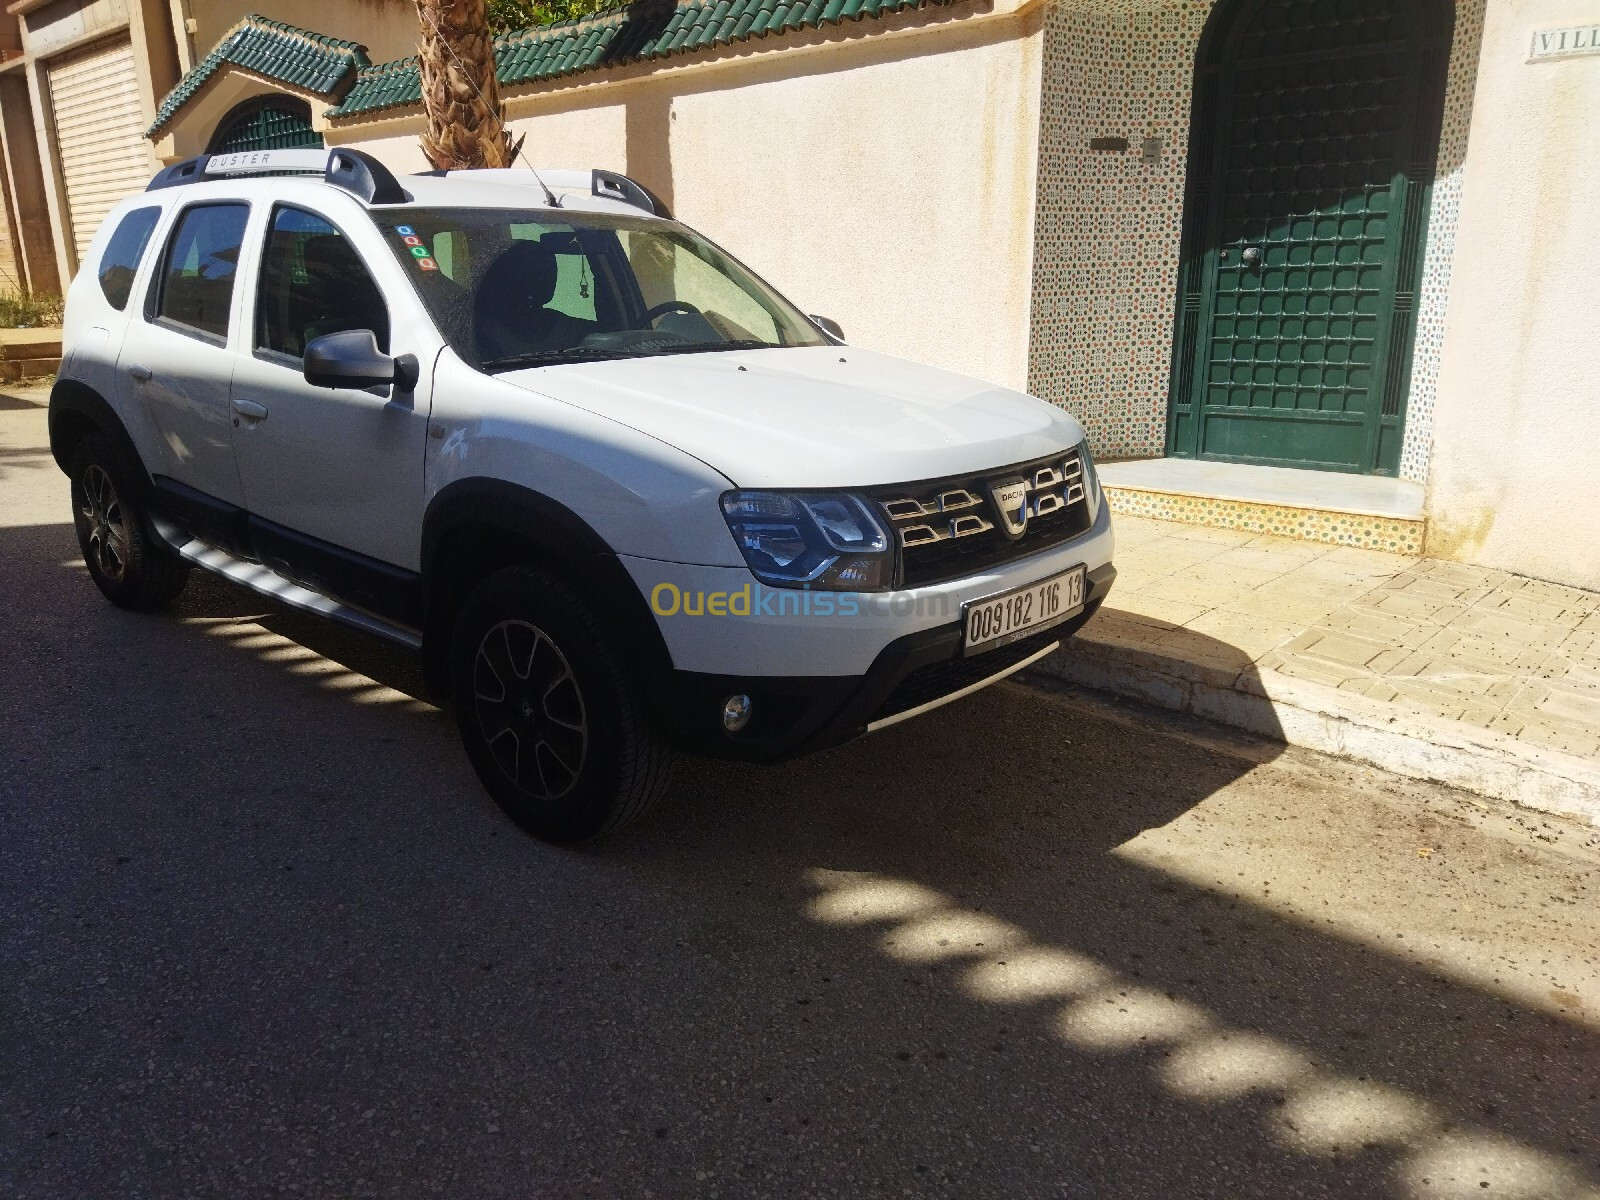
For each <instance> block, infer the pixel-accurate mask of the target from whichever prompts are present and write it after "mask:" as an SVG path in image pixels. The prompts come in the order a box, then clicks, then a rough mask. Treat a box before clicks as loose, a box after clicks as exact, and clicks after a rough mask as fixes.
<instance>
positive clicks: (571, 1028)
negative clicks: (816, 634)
mask: <svg viewBox="0 0 1600 1200" xmlns="http://www.w3.org/2000/svg"><path fill="white" fill-rule="evenodd" d="M73 550H74V547H73V545H72V540H71V531H70V528H69V527H66V526H61V527H45V528H37V527H35V528H29V529H22V530H0V573H3V575H4V582H5V589H4V590H5V594H7V595H8V596H11V597H21V598H25V600H24V603H26V604H27V605H28V608H27V610H26V611H19V610H17V609H12V610H10V611H7V612H5V613H4V614H3V615H0V622H3V623H4V625H5V627H6V628H5V630H4V632H5V636H4V638H3V639H0V670H3V673H4V674H3V677H5V678H8V679H11V680H13V681H22V682H17V683H13V684H12V685H11V686H10V687H9V688H8V689H7V691H6V692H5V693H0V716H3V718H4V722H5V725H4V727H5V729H6V731H7V751H6V753H7V756H8V759H9V761H8V764H7V765H8V769H7V771H6V772H5V774H4V776H3V778H0V800H3V805H0V813H3V819H4V822H5V829H4V832H5V836H4V837H3V838H0V872H3V877H4V878H6V879H7V880H8V881H9V882H10V884H11V887H10V888H9V889H8V892H9V894H10V896H11V900H10V901H8V902H7V905H8V908H7V919H6V921H5V922H4V924H5V925H6V926H8V927H9V928H10V930H11V932H10V934H9V935H7V937H6V942H5V950H6V953H5V955H4V960H5V961H6V962H8V963H9V964H10V966H8V967H7V968H5V970H6V972H7V974H8V976H9V979H10V982H9V983H8V985H7V986H8V989H14V994H15V995H17V996H19V997H20V1003H19V1004H18V1006H17V1007H16V1008H15V1010H14V1012H15V1014H16V1016H15V1017H14V1018H13V1020H18V1026H17V1027H16V1028H14V1029H13V1030H12V1034H14V1035H15V1036H14V1037H13V1038H12V1040H11V1049H10V1051H9V1052H8V1057H9V1059H10V1061H9V1063H8V1064H7V1066H6V1069H5V1071H4V1072H3V1073H0V1076H3V1078H4V1079H6V1080H9V1082H7V1083H0V1090H3V1089H9V1090H10V1091H11V1093H12V1095H11V1096H10V1097H9V1099H10V1101H11V1103H10V1109H11V1111H12V1112H14V1113H17V1114H19V1115H20V1116H19V1119H18V1120H17V1121H15V1122H14V1123H13V1128H14V1131H15V1133H14V1136H13V1137H12V1138H11V1139H10V1141H11V1147H12V1148H11V1149H10V1150H9V1151H0V1180H5V1179H10V1180H11V1182H12V1188H11V1190H12V1191H13V1192H14V1194H18V1195H32V1194H41V1195H42V1194H94V1193H95V1192H96V1191H97V1190H99V1191H102V1192H103V1191H104V1190H105V1188H106V1186H107V1184H106V1181H107V1180H111V1179H118V1180H120V1181H121V1184H120V1186H121V1187H122V1188H123V1189H124V1190H128V1189H131V1190H132V1191H135V1192H139V1191H146V1192H153V1193H157V1194H176V1193H177V1192H180V1191H193V1190H195V1189H196V1188H198V1189H199V1190H207V1187H208V1186H209V1187H211V1188H212V1190H219V1191H223V1192H225V1191H228V1190H229V1187H228V1186H227V1185H228V1184H229V1183H236V1182H237V1181H239V1180H241V1179H245V1178H248V1179H249V1180H250V1181H251V1182H252V1184H259V1185H261V1187H262V1188H267V1187H268V1186H269V1185H270V1186H271V1187H286V1186H288V1185H290V1184H294V1185H295V1186H296V1187H298V1188H301V1189H302V1190H304V1191H306V1192H309V1193H313V1194H346V1195H353V1194H365V1192H366V1191H370V1193H371V1194H378V1195H387V1194H398V1193H400V1192H404V1193H406V1194H457V1195H469V1194H470V1195H506V1196H525V1195H533V1194H543V1195H561V1196H587V1195H594V1196H617V1195H642V1194H643V1193H644V1191H645V1189H649V1190H650V1191H651V1192H653V1193H654V1194H655V1195H657V1196H703V1195H711V1194H713V1192H716V1193H717V1194H720V1195H724V1196H757V1195H772V1196H793V1195H812V1194H817V1195H843V1196H852V1197H855V1196H876V1195H889V1194H893V1195H903V1194H909V1195H914V1196H995V1197H1007V1198H1010V1197H1031V1196H1117V1197H1161V1198H1169V1197H1173V1198H1175V1197H1191V1196H1192V1197H1214V1196H1223V1195H1227V1196H1262V1197H1290V1196H1293V1197H1302V1196H1338V1197H1351V1196H1361V1197H1365V1196H1394V1197H1412V1196H1418V1197H1420V1196H1445V1197H1451V1196H1465V1195H1469V1194H1470V1195H1482V1194H1484V1192H1485V1190H1488V1194H1490V1195H1506V1194H1511V1195H1520V1196H1528V1197H1533V1196H1539V1197H1545V1196H1548V1197H1566V1196H1577V1195H1580V1194H1582V1193H1581V1191H1580V1187H1581V1186H1583V1185H1592V1183H1593V1180H1594V1178H1595V1177H1596V1175H1597V1174H1600V1163H1597V1161H1596V1135H1597V1117H1596V1114H1597V1112H1600V1107H1597V1104H1596V1099H1595V1086H1596V1083H1595V1081H1596V1079H1600V1039H1597V1037H1596V1035H1595V1033H1594V1031H1593V1029H1592V1028H1589V1027H1586V1026H1585V1025H1584V1024H1582V1023H1581V1022H1580V1021H1578V1020H1577V1019H1563V1018H1562V1017H1560V1016H1557V1015H1553V1014H1551V1013H1550V1012H1548V1011H1546V1010H1544V1009H1541V1008H1537V1007H1534V1006H1530V1005H1526V1004H1522V1003H1519V1002H1517V1001H1514V1000H1512V999H1508V998H1507V995H1506V994H1504V993H1503V992H1496V991H1494V990H1492V989H1488V988H1484V987H1479V986H1473V985H1470V984H1468V983H1464V982H1461V981H1460V980H1459V979H1458V978H1456V977H1454V976H1452V975H1451V974H1450V973H1448V972H1447V971H1444V970H1441V969H1433V968H1430V967H1428V966H1426V965H1424V964H1423V963H1421V962H1419V961H1417V960H1416V959H1415V958H1412V957H1409V956H1408V954H1407V952H1406V951H1403V950H1402V949H1401V948H1400V947H1399V945H1398V944H1396V946H1395V947H1394V948H1392V949H1391V948H1388V947H1386V946H1384V945H1382V944H1380V943H1379V941H1378V939H1377V937H1376V936H1375V937H1372V938H1366V939H1363V938H1358V937H1355V936H1353V935H1352V934H1350V933H1349V932H1348V930H1349V928H1350V924H1351V919H1352V917H1353V914H1354V913H1355V912H1356V910H1358V909H1360V908H1361V907H1362V906H1363V905H1365V904H1368V903H1370V902H1371V900H1372V893H1373V892H1374V890H1375V889H1379V888H1381V887H1391V886H1392V887H1394V888H1398V887H1401V886H1403V885H1402V884H1393V885H1390V884H1389V883H1388V881H1387V878H1386V877H1385V876H1384V875H1383V872H1384V871H1385V870H1386V869H1387V868H1384V867H1383V866H1382V863H1381V861H1380V859H1379V857H1378V856H1376V855H1374V856H1373V857H1372V858H1370V859H1369V858H1365V857H1360V858H1352V860H1351V861H1350V862H1348V863H1347V864H1344V865H1342V866H1340V865H1338V864H1337V863H1336V865H1335V866H1334V867H1333V868H1332V873H1331V874H1324V875H1323V876H1322V877H1320V878H1312V879H1308V878H1305V877H1303V876H1301V875H1298V874H1297V868H1298V864H1299V863H1300V861H1301V860H1300V859H1298V858H1297V857H1296V856H1294V855H1293V854H1291V853H1289V852H1288V849H1287V848H1288V847H1292V846H1293V845H1294V844H1295V843H1296V842H1297V841H1299V842H1312V841H1317V840H1322V841H1327V840H1329V839H1335V840H1336V839H1338V838H1341V837H1348V836H1349V835H1350V830H1349V824H1350V821H1351V819H1352V813H1358V812H1359V810H1358V809H1355V808H1352V807H1349V806H1348V805H1347V804H1346V795H1347V793H1348V791H1349V790H1350V788H1351V786H1352V785H1351V784H1350V783H1349V781H1348V780H1342V779H1332V780H1330V781H1324V782H1322V783H1319V782H1318V780H1317V779H1316V778H1315V771H1314V770H1313V769H1311V768H1302V769H1301V771H1300V775H1299V776H1297V778H1298V779H1299V781H1300V783H1301V784H1303V785H1304V786H1303V787H1297V788H1291V787H1290V786H1289V784H1288V783H1286V782H1285V781H1284V779H1282V778H1279V777H1278V776H1277V775H1276V774H1274V773H1275V772H1280V771H1287V770H1289V767H1288V766H1287V765H1286V764H1278V765H1277V766H1274V767H1268V768H1265V769H1262V768H1260V767H1259V766H1258V764H1257V763H1254V762H1251V761H1249V760H1247V759H1244V758H1239V757H1235V756H1231V755H1227V754H1222V753H1218V752H1215V751H1213V750H1210V749H1206V748H1203V747H1200V746H1197V745H1195V744H1194V743H1192V742H1189V741H1184V740H1180V739H1177V738H1172V737H1167V736H1164V735H1162V734H1159V733H1154V732H1151V731H1150V730H1148V729H1141V728H1138V727H1135V726H1133V725H1129V724H1124V723H1119V722H1115V721H1109V720H1106V719H1105V718H1103V717H1100V716H1096V715H1093V714H1091V713H1088V712H1085V711H1082V710H1076V709H1070V708H1066V707H1062V706H1061V705H1060V704H1058V703H1057V702H1056V701H1054V700H1051V699H1049V698H1047V697H1043V696H1041V695H1039V694H1037V693H1032V692H1028V691H1025V690H1023V689H1021V688H1015V687H1010V686H1007V687H1002V688H999V689H991V690H990V691H988V692H985V693H983V694H981V695H979V696H976V697H973V698H971V699H969V700H966V701H963V702H960V703H959V704H956V705H953V706H950V707H948V708H945V709H942V710H940V711H938V712H935V713H932V714H929V715H927V716H925V717H923V718H920V719H918V720H916V721H913V722H908V723H906V724H904V725H902V726H899V727H896V728H894V729H891V730H887V731H885V732H883V733H881V734H879V735H875V736H874V737H871V738H867V739H864V740H862V741H859V742H857V743H854V744H852V745H850V746H847V747H844V748H841V749H839V750H837V751H833V752H830V753H828V754H825V755H820V756H816V757H814V758H810V759H806V760H803V761H800V762H797V763H793V764H789V765H786V766H782V767H776V768H753V767H747V766H741V765H736V764H724V763H713V762H704V761H692V762H686V763H684V764H683V765H682V768H681V769H680V771H679V773H678V776H677V779H676V782H675V784H674V787H673V790H672V793H671V795H670V796H669V798H668V800H667V802H666V803H665V804H664V805H663V807H662V808H661V809H660V810H659V811H658V812H657V813H656V814H655V815H654V816H653V817H652V818H651V819H650V820H649V821H647V822H646V824H645V825H643V826H642V827H641V828H639V829H637V830H635V831H633V832H631V833H629V834H627V835H625V836H623V837H621V838H619V839H617V840H615V841H613V842H611V843H608V844H606V845H604V846H602V847H600V848H598V849H594V850H590V851H583V852H573V851H561V850H555V849H551V848H549V847H545V846H542V845H539V844H537V843H534V842H532V841H530V840H528V839H525V838H523V837H521V836H520V835H518V834H516V833H515V831H514V830H512V829H511V828H510V827H509V826H508V825H506V823H505V822H504V821H503V820H502V819H501V817H500V816H499V814H498V813H496V812H495V811H494V809H493V807H492V805H490V803H489V802H488V801H487V799H486V798H485V797H484V796H483V794H482V793H481V791H480V789H478V787H477V786H476V783H475V781H474V780H473V778H472V777H471V773H470V771H469V770H468V768H467V767H466V765H465V763H464V761H463V759H462V756H461V754H460V752H459V750H458V748H457V747H456V744H455V740H454V737H453V735H452V731H451V729H450V728H449V723H448V721H447V720H445V719H444V718H443V716H442V715H441V714H440V713H439V712H438V711H437V710H434V709H432V708H430V707H428V706H426V705H424V704H422V703H420V702H419V701H418V700H417V699H416V695H417V694H418V693H417V688H418V686H419V678H418V676H417V673H416V669H415V664H414V663H413V662H412V661H411V660H410V659H409V657H407V656H405V655H401V654H397V653H395V652H393V651H391V650H389V649H388V648H386V647H384V646H381V645H378V644H376V643H372V642H369V641H367V640H366V639H363V638H360V637H358V636H356V635H353V634H347V633H345V632H343V631H341V630H334V629H330V628H329V627H327V626H324V625H321V624H318V623H316V622H313V621H311V620H310V619H309V618H303V617H301V616H299V615H297V614H288V613H283V612H281V611H276V612H275V611H271V610H270V609H269V608H268V607H267V606H265V605H264V604H263V602H262V601H260V600H259V599H257V598H256V597H254V596H253V595H251V594H249V593H245V592H242V591H240V590H238V589H235V588H233V587H231V586H229V585H226V584H221V583H217V582H215V581H211V580H202V581H197V583H196V585H195V586H194V587H192V588H191V589H190V591H189V592H188V593H186V595H185V596H184V598H183V600H182V601H181V603H180V605H179V606H178V608H177V609H176V611H175V612H174V613H172V614H169V615H165V616H151V617H142V616H135V615H131V614H127V613H122V612H118V611H116V610H114V609H111V608H109V607H107V606H105V605H104V603H103V602H101V601H100V599H99V597H98V596H97V595H95V594H94V591H93V588H92V587H91V586H90V584H89V582H88V580H87V579H86V578H85V577H84V576H83V573H82V571H81V570H80V569H76V568H73V567H72V566H70V565H69V564H70V561H71V557H72V554H73ZM14 603H15V601H14ZM85 728H92V729H94V730H96V731H97V739H98V740H97V750H96V754H95V755H94V756H92V758H90V757H86V756H85V755H84V754H83V753H82V752H81V746H80V745H79V744H76V743H75V742H74V740H73V734H74V731H80V730H82V729H85ZM1332 769H1333V768H1329V770H1332ZM1274 789H1278V790H1279V791H1281V792H1282V794H1283V796H1284V798H1285V800H1286V801H1292V802H1293V806H1286V807H1285V808H1284V810H1283V811H1281V812H1272V810H1271V801H1272V799H1273V798H1274V797H1275V796H1276V795H1277V794H1278V792H1277V791H1274ZM1263 811H1266V812H1268V813H1270V816H1269V817H1263V816H1261V815H1260V814H1261V813H1262V812H1263ZM1492 851H1493V848H1492V847H1491V848H1489V849H1486V850H1485V851H1484V854H1485V855H1486V856H1490V857H1489V858H1486V863H1487V865H1486V866H1485V867H1483V870H1484V871H1486V872H1490V873H1492V874H1495V875H1496V876H1498V875H1499V874H1500V873H1501V872H1502V871H1510V870H1514V869H1517V865H1518V864H1517V862H1516V861H1514V860H1513V859H1512V858H1510V857H1508V858H1507V859H1506V860H1505V861H1493V860H1492ZM1321 869H1322V870H1324V871H1327V870H1328V868H1327V867H1326V866H1324V867H1323V868H1321ZM1374 876H1377V877H1378V878H1379V882H1378V883H1374V881H1373V877H1374ZM1273 893H1276V894H1277V896H1278V897H1285V899H1286V900H1293V901H1294V902H1295V904H1293V905H1289V904H1287V903H1285V902H1284V901H1280V900H1279V899H1277V898H1276V897H1275V896H1274V895H1273ZM1320 898H1326V899H1327V900H1328V902H1329V905H1331V907H1320V906H1318V903H1317V902H1318V900H1319V899H1320ZM1400 907H1403V902H1401V905H1400ZM19 910H20V911H19ZM1291 910H1292V911H1291ZM1319 925H1320V926H1322V927H1319ZM97 980H98V982H96V981H97ZM124 1084H126V1086H125V1087H124V1086H123V1085H124ZM86 1095H92V1096H94V1097H95V1102H94V1103H93V1104H88V1105H86V1104H85V1103H83V1100H82V1097H84V1096H86ZM75 1098H76V1099H75ZM63 1114H65V1115H63ZM52 1131H54V1133H52ZM56 1134H59V1135H60V1136H55V1135H56ZM8 1156H9V1165H8ZM243 1158H249V1159H250V1165H249V1166H248V1168H246V1167H241V1166H237V1164H238V1163H239V1161H240V1160H241V1159H243ZM341 1163H351V1164H355V1165H354V1166H353V1167H352V1168H351V1169H352V1171H354V1170H356V1169H357V1168H358V1169H359V1172H360V1177H361V1180H362V1181H363V1184H362V1186H361V1187H356V1186H354V1184H352V1183H351V1182H350V1181H348V1180H346V1181H345V1183H344V1185H343V1186H342V1187H341V1186H337V1185H326V1184H325V1180H326V1179H327V1174H326V1172H327V1171H328V1170H330V1169H333V1170H335V1172H336V1173H337V1164H341ZM1483 1183H1488V1184H1491V1185H1492V1189H1484V1190H1480V1184H1483ZM47 1185H49V1186H47Z"/></svg>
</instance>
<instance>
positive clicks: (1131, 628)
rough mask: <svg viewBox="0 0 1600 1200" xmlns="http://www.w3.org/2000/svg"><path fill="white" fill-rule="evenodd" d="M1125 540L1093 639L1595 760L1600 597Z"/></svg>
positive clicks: (1336, 558) (1292, 552) (1199, 534)
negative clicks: (1290, 680) (1337, 692)
mask: <svg viewBox="0 0 1600 1200" xmlns="http://www.w3.org/2000/svg"><path fill="white" fill-rule="evenodd" d="M1116 530H1117V570H1118V579H1117V586H1116V588H1115V590H1114V591H1113V592H1112V594H1111V599H1110V601H1109V602H1108V603H1107V606H1106V607H1105V608H1104V609H1102V610H1101V612H1100V613H1098V614H1097V615H1096V616H1095V618H1094V620H1093V621H1092V622H1090V624H1089V625H1088V626H1087V627H1086V628H1085V630H1084V634H1083V636H1085V637H1088V638H1091V639H1094V640H1098V641H1108V642H1116V643H1119V644H1122V645H1126V646H1129V647H1133V648H1138V649H1144V650H1150V651H1154V652H1157V653H1160V654H1163V655H1167V656H1172V657H1179V658H1182V659H1186V660H1189V661H1191V662H1194V663H1196V664H1198V665H1200V666H1205V667H1211V668H1215V669H1217V670H1221V671H1224V672H1230V671H1237V672H1238V673H1239V675H1240V676H1243V675H1244V674H1246V673H1247V672H1250V671H1255V670H1272V671H1277V672H1280V673H1281V674H1284V675H1289V676H1293V677H1296V678H1300V679H1306V680H1311V681H1314V682H1317V683H1322V684H1326V685H1327V686H1329V687H1334V688H1343V689H1345V690H1348V691H1351V692H1355V693H1358V694H1360V695H1363V696H1368V697H1371V698H1373V699H1376V700H1380V701H1383V702H1386V703H1392V704H1395V705H1397V706H1399V707H1400V708H1401V709H1403V710H1406V711H1410V712H1416V713H1421V714H1423V715H1427V716H1434V717H1443V718H1446V719H1450V720H1456V721H1464V722H1467V723H1469V724H1472V725H1477V726H1481V727H1483V728H1486V729H1493V730H1497V731H1499V732H1501V733H1505V734H1509V735H1510V736H1512V737H1514V738H1517V739H1519V740H1521V741H1524V742H1527V743H1529V744H1530V745H1533V746H1538V747H1542V748H1545V749H1550V750H1559V751H1564V752H1566V753H1570V754H1577V755H1582V756H1586V757H1600V593H1595V592H1586V591H1581V590H1579V589H1577V588H1570V587H1562V586H1560V585H1558V584H1552V583H1542V582H1540V581H1538V580H1534V579H1526V578H1523V577H1522V576H1518V575H1512V574H1510V573H1508V572H1505V571H1493V570H1487V569H1484V568H1481V567H1468V566H1462V565H1460V564H1457V563H1449V562H1440V561H1437V560H1433V559H1419V558H1413V557H1407V556H1404V555H1399V554H1387V553H1383V552H1380V551H1374V550H1359V549H1354V548H1350V547H1339V546H1329V545H1319V544H1313V543H1308V542H1299V541H1291V540H1289V539H1286V538H1280V537H1273V536H1270V535H1256V534H1251V533H1248V532H1245V531H1241V530H1232V529H1213V528H1207V527H1203V526H1195V525H1181V524H1175V523H1172V522H1167V521H1156V520H1150V519H1148V518H1142V517H1131V516H1119V517H1118V518H1117V520H1116Z"/></svg>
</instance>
